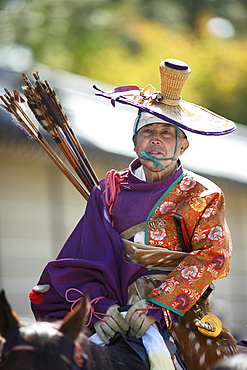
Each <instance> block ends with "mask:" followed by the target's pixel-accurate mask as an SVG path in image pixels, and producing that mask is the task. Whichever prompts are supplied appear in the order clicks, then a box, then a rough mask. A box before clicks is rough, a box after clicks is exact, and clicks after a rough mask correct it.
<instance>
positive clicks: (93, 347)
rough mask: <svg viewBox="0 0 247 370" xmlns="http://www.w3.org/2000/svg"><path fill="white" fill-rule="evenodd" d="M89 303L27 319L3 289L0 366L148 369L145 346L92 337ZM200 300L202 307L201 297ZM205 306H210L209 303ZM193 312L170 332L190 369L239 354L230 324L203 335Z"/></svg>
mask: <svg viewBox="0 0 247 370" xmlns="http://www.w3.org/2000/svg"><path fill="white" fill-rule="evenodd" d="M88 302H89V300H88V299H86V298H85V299H84V300H83V301H82V303H81V304H78V305H77V306H76V307H75V308H74V310H73V311H71V312H70V313H69V314H67V315H66V316H65V317H64V319H63V320H61V321H56V322H53V323H51V322H42V321H41V322H34V323H31V324H30V323H29V324H24V323H22V322H21V321H20V319H19V317H18V316H17V314H16V313H15V312H14V311H13V310H12V308H11V306H10V304H9V303H8V301H7V299H6V296H5V293H4V291H1V293H0V333H1V335H2V337H3V338H4V342H5V343H3V344H2V350H1V344H0V353H1V352H2V356H1V360H0V370H17V369H18V370H58V369H59V370H101V369H102V368H103V369H105V368H107V369H109V370H124V369H125V370H126V369H130V370H131V369H135V370H136V369H138V370H149V368H150V366H149V363H148V359H147V357H145V355H144V352H143V351H140V347H141V346H139V345H138V344H137V343H133V342H132V343H131V344H130V342H129V341H128V340H127V339H126V337H125V336H123V335H122V334H121V333H117V334H116V335H115V337H114V338H113V340H112V341H111V342H110V344H109V345H106V346H100V345H97V344H94V343H92V342H91V341H90V340H88V336H87V333H86V332H85V327H84V322H85V321H86V319H87V313H88V311H89V303H88ZM206 302H207V301H206ZM199 303H200V305H202V306H203V302H199ZM203 309H204V310H205V311H207V307H206V303H205V302H204V306H203ZM191 315H192V316H193V315H194V317H196V313H195V312H194V311H193V310H190V311H189V313H187V314H186V315H185V316H184V317H183V318H181V321H180V322H178V323H174V324H173V326H172V328H171V331H170V333H171V335H172V336H173V338H174V341H175V343H176V346H177V352H178V354H179V356H180V358H181V359H182V360H183V363H184V364H185V366H186V369H187V370H195V369H199V368H200V369H202V370H206V369H210V370H211V369H212V366H213V365H214V364H215V363H216V362H218V361H219V360H221V359H224V358H226V357H232V356H234V355H236V354H238V353H239V349H240V348H241V346H237V344H236V341H235V339H234V338H233V337H232V335H231V334H230V332H229V330H228V329H227V328H223V329H222V332H221V333H220V335H219V336H218V337H217V338H210V337H205V336H204V335H203V334H201V333H200V332H199V331H198V330H197V327H196V325H195V324H191V323H192V322H194V317H191ZM191 325H194V327H193V326H191ZM181 338H182V339H181ZM133 344H134V345H133ZM205 344H206V346H205ZM141 349H143V347H141ZM206 351H207V353H206ZM241 352H242V351H241ZM175 368H176V365H175Z"/></svg>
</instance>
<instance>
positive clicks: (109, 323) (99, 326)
mask: <svg viewBox="0 0 247 370" xmlns="http://www.w3.org/2000/svg"><path fill="white" fill-rule="evenodd" d="M119 307H120V306H118V305H117V304H114V305H112V306H110V307H109V308H108V310H107V312H106V314H105V316H104V317H103V320H99V321H97V322H95V323H94V325H93V326H94V329H95V331H96V333H97V334H98V336H99V337H100V339H102V340H103V341H104V342H105V343H106V344H108V343H109V338H112V337H113V336H114V335H115V333H116V332H119V331H120V332H121V333H124V334H126V333H127V330H128V326H127V325H126V323H125V320H124V318H123V317H122V315H121V313H120V312H119V311H118V308H119Z"/></svg>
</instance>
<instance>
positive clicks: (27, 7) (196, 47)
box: [0, 0, 247, 124]
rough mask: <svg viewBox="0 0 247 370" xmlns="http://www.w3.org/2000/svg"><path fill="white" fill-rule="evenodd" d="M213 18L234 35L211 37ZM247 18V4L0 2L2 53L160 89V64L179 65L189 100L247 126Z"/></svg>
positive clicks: (210, 0) (223, 0)
mask: <svg viewBox="0 0 247 370" xmlns="http://www.w3.org/2000/svg"><path fill="white" fill-rule="evenodd" d="M215 18H216V19H223V20H225V21H226V22H228V23H226V26H227V24H228V26H229V27H230V28H229V29H231V27H232V30H233V34H232V35H231V36H228V37H224V29H221V32H223V37H219V36H217V35H216V34H214V33H212V32H209V26H208V25H209V21H210V20H212V19H215ZM246 19H247V6H246V1H245V0H238V1H237V0H217V1H214V0H200V1H197V0H162V1H160V0H150V1H145V0H70V1H68V0H53V1H50V0H42V1H40V0H0V34H1V41H0V48H1V49H0V52H1V54H2V62H3V59H4V58H5V56H6V53H5V52H4V51H6V48H8V50H9V48H10V47H16V45H17V46H22V47H23V48H26V49H27V50H31V51H32V55H33V60H34V61H35V62H39V63H43V64H47V65H49V66H52V67H54V68H59V69H65V70H67V71H71V72H74V73H77V74H81V75H85V76H88V77H91V78H94V79H98V80H101V81H104V82H107V83H110V84H113V85H121V84H130V83H134V84H138V85H139V86H142V87H143V86H145V85H146V84H148V83H152V84H153V85H154V86H155V87H156V88H157V89H159V84H160V82H159V73H158V65H159V63H160V62H161V61H162V60H164V59H166V58H176V59H181V60H183V61H185V62H187V63H188V64H189V66H190V67H191V69H192V75H191V77H190V79H189V82H188V83H187V84H186V86H185V88H184V92H183V98H184V99H186V100H189V101H192V102H194V103H196V104H200V105H203V106H206V107H207V108H209V109H212V110H214V111H216V112H217V113H219V114H222V115H223V116H226V117H228V118H230V119H233V120H235V121H237V122H241V123H243V124H245V115H246V103H245V102H246V100H247V91H246V82H245V81H246V77H247V67H246V66H247V53H246V50H247V36H246ZM219 27H220V25H218V28H219ZM225 34H227V30H225ZM1 54H0V55H1ZM22 58H25V54H22Z"/></svg>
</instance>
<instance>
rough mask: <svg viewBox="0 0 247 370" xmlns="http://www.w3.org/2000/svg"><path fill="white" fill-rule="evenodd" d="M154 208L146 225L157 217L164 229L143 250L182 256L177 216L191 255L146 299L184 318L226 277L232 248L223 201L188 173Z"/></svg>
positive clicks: (215, 189) (151, 233) (216, 190)
mask: <svg viewBox="0 0 247 370" xmlns="http://www.w3.org/2000/svg"><path fill="white" fill-rule="evenodd" d="M156 206H157V207H156V208H155V211H154V212H153V214H152V215H151V217H150V219H155V218H161V217H162V218H163V219H164V220H165V221H166V225H165V228H164V230H161V231H159V232H158V235H157V232H155V230H154V229H153V230H152V229H151V230H150V231H149V232H148V244H151V245H154V246H155V245H157V246H161V245H163V246H164V247H166V248H168V249H171V250H181V243H180V241H179V238H178V235H177V232H176V227H175V225H174V222H173V219H172V214H173V213H174V212H176V213H179V214H180V215H181V216H182V217H183V218H184V220H185V224H186V228H187V232H188V237H189V239H190V242H191V248H192V252H190V253H188V255H187V256H186V257H185V258H184V259H183V261H182V262H180V264H179V265H178V266H176V267H175V268H174V269H173V271H172V272H171V273H169V275H167V278H166V279H165V280H164V282H163V283H162V284H161V285H160V286H159V287H158V288H156V289H154V290H152V291H151V293H150V294H149V296H148V297H147V299H148V300H150V301H152V302H155V303H156V304H157V305H160V306H162V307H165V308H168V309H170V310H172V311H174V312H176V313H178V314H179V315H181V316H183V315H184V314H185V313H186V312H187V311H188V310H189V309H190V308H191V307H192V306H193V305H194V304H195V303H196V301H197V300H198V299H199V298H200V297H201V295H202V294H203V293H204V291H205V290H206V289H207V287H208V286H209V285H210V284H211V283H212V281H214V280H216V279H219V278H222V277H225V276H227V275H228V274H229V264H230V258H231V252H232V246H231V237H230V233H229V230H228V227H227V224H226V220H225V201H224V195H223V193H222V191H221V190H220V189H219V188H218V187H217V186H216V185H215V184H214V183H212V182H211V181H209V180H207V179H204V178H202V177H201V176H198V175H195V174H193V173H190V172H189V173H188V174H187V175H186V176H185V177H184V178H183V179H182V180H181V181H180V182H179V183H178V184H177V185H176V186H175V188H174V189H172V191H170V192H169V194H167V195H166V196H165V197H164V199H161V202H160V203H159V204H158V205H156Z"/></svg>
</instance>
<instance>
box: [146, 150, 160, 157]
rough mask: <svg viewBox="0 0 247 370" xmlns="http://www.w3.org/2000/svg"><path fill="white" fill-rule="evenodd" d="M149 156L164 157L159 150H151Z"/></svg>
mask: <svg viewBox="0 0 247 370" xmlns="http://www.w3.org/2000/svg"><path fill="white" fill-rule="evenodd" d="M148 154H150V155H153V156H156V155H163V154H162V153H161V152H159V151H158V150H150V151H149V152H148Z"/></svg>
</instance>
